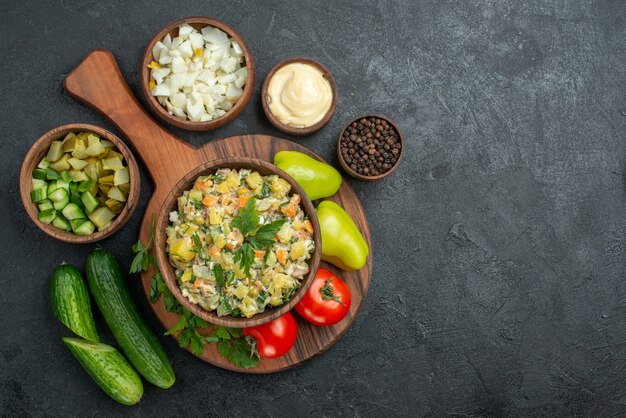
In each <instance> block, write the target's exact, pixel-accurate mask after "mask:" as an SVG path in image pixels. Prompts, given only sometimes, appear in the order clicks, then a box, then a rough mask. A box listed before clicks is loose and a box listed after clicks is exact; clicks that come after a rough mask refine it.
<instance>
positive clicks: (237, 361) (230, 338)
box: [207, 327, 259, 369]
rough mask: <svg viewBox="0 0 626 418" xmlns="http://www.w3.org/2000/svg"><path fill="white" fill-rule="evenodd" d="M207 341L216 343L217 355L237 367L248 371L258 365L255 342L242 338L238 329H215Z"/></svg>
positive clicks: (249, 338) (241, 333) (252, 339)
mask: <svg viewBox="0 0 626 418" xmlns="http://www.w3.org/2000/svg"><path fill="white" fill-rule="evenodd" d="M207 340H208V342H211V343H216V344H217V351H218V353H220V355H221V356H222V357H224V358H226V359H227V360H228V361H229V362H231V363H232V364H234V365H235V366H237V367H241V368H242V369H248V368H250V367H256V366H257V365H258V364H259V353H258V351H257V349H256V341H255V340H254V338H251V337H244V335H243V330H241V329H240V328H226V327H217V328H216V329H215V332H214V333H213V335H211V336H210V337H209V338H208V339H207Z"/></svg>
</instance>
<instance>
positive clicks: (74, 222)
mask: <svg viewBox="0 0 626 418" xmlns="http://www.w3.org/2000/svg"><path fill="white" fill-rule="evenodd" d="M86 221H87V219H84V218H77V219H72V220H71V221H69V223H70V228H71V229H72V231H74V232H76V230H77V229H78V228H80V226H81V225H82V224H84V223H85V222H86Z"/></svg>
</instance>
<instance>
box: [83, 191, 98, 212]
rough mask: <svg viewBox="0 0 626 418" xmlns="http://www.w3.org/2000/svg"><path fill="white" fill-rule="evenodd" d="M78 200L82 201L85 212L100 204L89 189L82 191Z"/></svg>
mask: <svg viewBox="0 0 626 418" xmlns="http://www.w3.org/2000/svg"><path fill="white" fill-rule="evenodd" d="M79 187H80V186H79ZM80 200H81V201H82V202H83V205H84V206H85V212H87V214H89V213H91V212H93V211H94V209H95V208H97V207H98V205H99V204H100V202H98V199H96V198H95V197H94V195H92V194H91V193H90V192H89V191H86V192H83V194H81V195H80Z"/></svg>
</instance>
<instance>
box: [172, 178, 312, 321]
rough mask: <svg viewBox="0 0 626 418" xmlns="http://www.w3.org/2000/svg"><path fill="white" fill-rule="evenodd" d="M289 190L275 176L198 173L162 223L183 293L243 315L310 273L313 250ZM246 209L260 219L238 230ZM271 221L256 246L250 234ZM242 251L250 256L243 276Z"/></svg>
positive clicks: (277, 298) (286, 294)
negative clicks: (261, 244) (262, 240)
mask: <svg viewBox="0 0 626 418" xmlns="http://www.w3.org/2000/svg"><path fill="white" fill-rule="evenodd" d="M290 191H291V185H290V184H289V183H288V182H287V181H285V180H284V179H282V178H280V177H279V176H277V175H270V176H262V175H260V174H259V173H258V172H256V171H252V170H248V169H240V170H235V169H228V168H223V169H220V170H218V171H217V172H215V173H214V174H211V175H207V176H201V177H198V178H197V179H196V181H195V182H194V186H193V188H192V189H191V190H187V191H185V192H183V194H182V196H180V197H179V198H178V210H177V211H174V212H171V213H170V217H169V220H170V224H169V226H168V227H167V229H166V233H167V251H168V255H169V261H170V263H171V264H172V266H174V267H175V269H176V277H177V278H178V283H179V286H180V288H181V292H182V294H183V296H184V297H186V298H187V299H189V301H190V302H192V303H195V304H198V305H200V306H202V307H203V308H204V309H206V310H208V311H213V310H215V311H217V314H218V315H220V316H224V315H232V316H244V317H247V318H250V317H252V316H254V315H255V314H257V313H260V312H264V311H265V309H266V308H267V307H268V306H269V307H277V306H280V305H282V304H283V303H285V302H286V301H288V300H289V299H290V298H291V297H292V295H293V294H294V292H295V291H296V290H297V289H298V288H299V287H300V284H301V282H302V280H303V278H304V276H305V275H306V274H307V273H308V272H309V265H308V262H307V261H308V260H309V259H310V257H311V253H312V252H313V250H314V249H315V244H314V240H313V227H312V224H311V222H310V221H309V220H308V219H307V217H306V214H305V212H304V210H303V209H302V207H301V205H300V196H299V195H298V194H292V195H290V194H289V192H290ZM247 208H254V209H252V210H254V213H255V214H256V215H257V216H258V222H257V224H256V225H253V228H252V229H251V230H250V231H241V230H240V229H239V228H238V227H236V226H235V225H239V223H238V221H240V220H241V218H242V216H240V215H246V214H249V213H248V212H247ZM235 219H237V220H238V221H235V222H233V220H235ZM272 223H274V225H276V229H275V230H272V231H271V235H272V236H271V237H268V240H267V241H268V243H269V244H268V245H267V246H265V247H262V248H259V245H258V240H257V239H256V238H259V237H257V236H256V233H257V232H259V231H261V229H260V228H262V227H263V226H268V225H270V224H272ZM281 223H282V224H281ZM278 227H280V228H279V229H278ZM255 231H256V232H255ZM259 235H260V232H259ZM253 244H254V245H253ZM246 255H247V256H246ZM242 257H243V258H246V257H247V259H248V260H249V262H250V264H249V265H248V267H249V274H246V271H245V270H246V269H245V268H242V262H241V258H242Z"/></svg>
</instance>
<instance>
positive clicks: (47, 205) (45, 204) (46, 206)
mask: <svg viewBox="0 0 626 418" xmlns="http://www.w3.org/2000/svg"><path fill="white" fill-rule="evenodd" d="M37 207H38V208H39V212H43V211H45V210H50V209H54V206H52V202H51V201H49V200H48V199H45V200H42V201H41V202H39V203H37Z"/></svg>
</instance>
